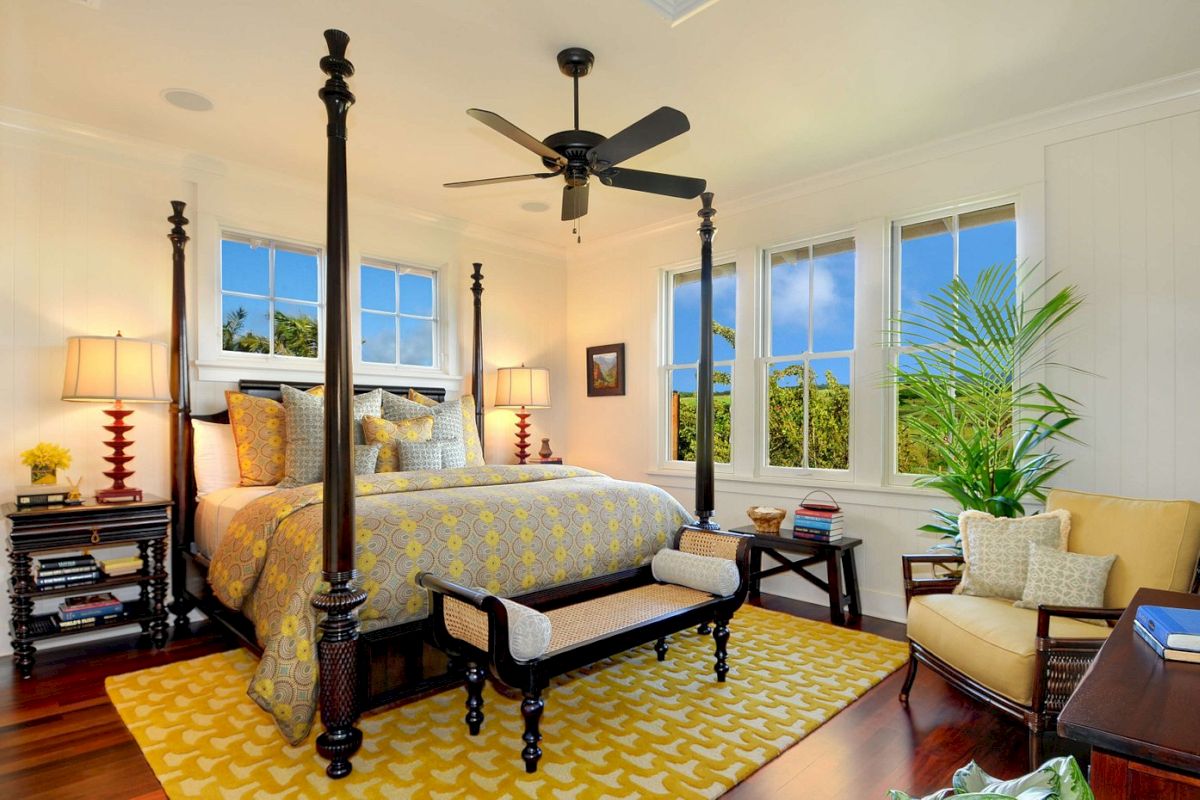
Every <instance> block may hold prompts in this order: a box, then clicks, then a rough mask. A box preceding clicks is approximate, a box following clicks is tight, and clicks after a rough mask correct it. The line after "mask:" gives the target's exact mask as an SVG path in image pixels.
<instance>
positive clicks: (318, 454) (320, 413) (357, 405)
mask: <svg viewBox="0 0 1200 800" xmlns="http://www.w3.org/2000/svg"><path fill="white" fill-rule="evenodd" d="M280 391H281V392H282V393H283V408H284V412H285V414H286V417H287V448H286V453H285V459H284V476H283V478H282V479H281V480H280V481H279V488H281V489H288V488H291V487H294V486H304V485H306V484H309V483H316V482H317V481H319V480H321V478H322V477H324V468H323V465H324V458H325V397H324V395H320V396H317V395H313V394H310V393H306V392H301V391H298V390H296V389H293V388H292V387H291V386H286V385H285V386H281V387H280ZM381 394H382V391H381V390H379V389H376V390H374V391H372V392H367V393H366V394H360V395H356V396H355V398H354V404H353V410H352V413H353V415H354V420H355V422H356V423H360V422H361V421H362V418H363V417H366V416H368V415H369V416H374V417H378V416H379V414H380V410H381V403H382V399H381ZM362 439H363V434H362V425H361V424H356V425H355V426H354V441H355V443H356V444H362V443H363V440H362Z"/></svg>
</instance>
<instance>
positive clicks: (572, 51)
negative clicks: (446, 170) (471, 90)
mask: <svg viewBox="0 0 1200 800" xmlns="http://www.w3.org/2000/svg"><path fill="white" fill-rule="evenodd" d="M595 60H596V59H595V56H593V55H592V54H591V52H589V51H588V50H585V49H584V48H582V47H568V48H567V49H566V50H563V51H562V52H561V53H559V54H558V68H559V70H561V71H562V73H563V74H564V75H566V76H567V77H568V78H571V80H572V82H573V83H574V87H575V127H574V129H573V130H569V131H559V132H558V133H552V134H550V135H549V136H547V137H546V138H545V139H543V140H541V141H538V140H537V139H535V138H533V136H531V135H529V134H528V133H526V132H525V131H523V130H521V129H520V128H518V127H517V126H516V125H513V124H512V123H511V122H509V121H508V120H506V119H505V118H504V117H502V116H500V115H499V114H495V113H493V112H491V111H484V110H482V109H479V108H469V109H467V114H469V115H470V116H472V117H474V118H475V119H477V120H479V121H480V122H482V123H483V124H484V125H487V126H488V127H489V128H491V129H492V130H494V131H496V132H497V133H500V134H503V135H504V136H507V137H508V138H509V139H512V140H513V141H514V142H516V143H517V144H519V145H521V146H522V147H525V148H526V149H528V150H531V151H532V152H533V153H534V154H536V155H538V156H540V157H541V159H542V164H543V165H544V166H545V167H546V168H547V169H548V170H550V171H549V172H532V173H529V174H526V175H508V176H505V177H502V178H484V179H482V180H477V181H456V182H454V183H447V184H444V185H445V186H447V187H450V188H460V187H463V186H484V185H486V184H490V183H508V182H510V181H525V180H533V179H535V178H541V179H545V178H554V177H557V176H559V175H561V176H563V178H564V179H565V180H566V183H567V185H566V186H564V187H563V199H562V218H563V219H564V220H576V219H579V218H580V217H582V216H583V215H584V214H586V213H587V211H588V178H589V176H591V175H595V176H596V177H597V178H598V179H599V180H600V182H601V183H602V184H604V185H605V186H615V187H617V188H618V189H633V190H635V191H638V192H650V193H652V194H663V195H668V196H670V197H680V198H684V199H690V198H693V197H697V196H699V195H700V193H701V192H703V191H704V189H705V182H704V180H703V179H701V178H687V177H684V176H682V175H666V174H664V173H661V172H645V171H644V170H638V169H628V168H626V167H622V166H618V165H619V164H621V163H623V162H624V161H626V160H628V159H630V158H633V157H634V156H636V155H638V154H639V153H643V152H645V151H647V150H649V149H650V148H652V147H656V146H658V145H660V144H662V143H663V142H665V141H667V140H669V139H674V138H675V137H676V136H678V135H679V134H681V133H684V132H686V131H687V130H688V129H689V128H691V125H690V124H689V123H688V118H687V117H686V116H684V114H683V112H681V111H677V110H676V109H674V108H670V107H668V106H663V107H662V108H660V109H658V110H657V111H653V112H651V113H649V114H647V115H646V116H645V117H642V118H641V119H640V120H638V121H637V122H635V123H633V124H632V125H630V126H629V127H628V128H625V129H624V130H622V131H620V132H619V133H616V134H613V135H612V136H611V137H605V136H601V135H600V134H598V133H593V132H592V131H585V130H580V129H579V79H580V78H582V77H584V76H585V75H587V74H588V73H589V72H591V71H592V65H593V64H594V63H595Z"/></svg>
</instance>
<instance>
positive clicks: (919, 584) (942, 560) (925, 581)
mask: <svg viewBox="0 0 1200 800" xmlns="http://www.w3.org/2000/svg"><path fill="white" fill-rule="evenodd" d="M962 563H964V562H963V557H962V556H960V555H954V554H952V553H908V554H905V555H902V556H900V566H901V568H902V569H903V570H904V603H905V605H906V606H907V605H908V603H909V602H911V601H912V599H913V597H915V596H916V595H920V594H949V593H950V592H952V591H954V588H955V587H956V586H958V583H959V581H960V580H961V578H958V577H954V576H949V575H945V576H941V577H933V578H914V577H913V569H912V568H913V564H962Z"/></svg>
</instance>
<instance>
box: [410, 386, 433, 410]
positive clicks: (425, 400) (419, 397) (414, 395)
mask: <svg viewBox="0 0 1200 800" xmlns="http://www.w3.org/2000/svg"><path fill="white" fill-rule="evenodd" d="M408 399H409V400H412V401H413V402H414V403H420V404H421V405H423V406H425V407H426V408H433V407H434V406H436V405H437V404H438V401H437V400H434V399H433V398H432V397H426V396H425V395H423V394H421V393H420V392H418V391H417V390H416V389H409V390H408Z"/></svg>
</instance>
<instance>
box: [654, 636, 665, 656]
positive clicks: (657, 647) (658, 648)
mask: <svg viewBox="0 0 1200 800" xmlns="http://www.w3.org/2000/svg"><path fill="white" fill-rule="evenodd" d="M667 649H668V648H667V639H666V637H665V636H664V637H663V638H661V639H659V640H658V641H657V642H655V643H654V652H656V653H658V660H659V661H665V660H666V658H667Z"/></svg>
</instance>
